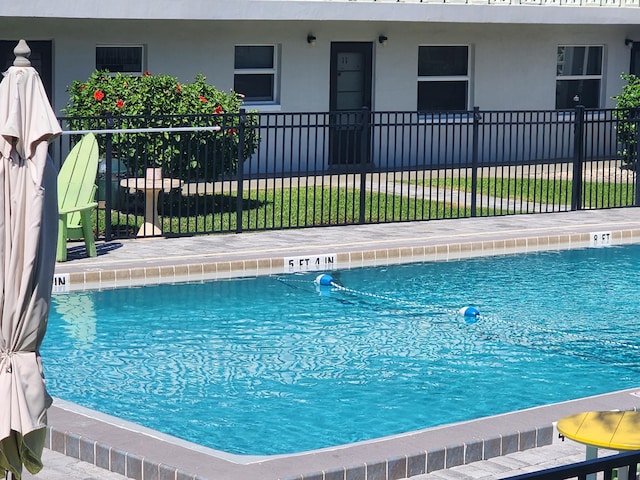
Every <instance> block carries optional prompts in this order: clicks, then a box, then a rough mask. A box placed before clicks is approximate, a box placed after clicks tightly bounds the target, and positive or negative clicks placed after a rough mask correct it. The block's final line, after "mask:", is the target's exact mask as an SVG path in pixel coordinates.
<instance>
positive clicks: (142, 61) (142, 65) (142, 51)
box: [95, 43, 147, 76]
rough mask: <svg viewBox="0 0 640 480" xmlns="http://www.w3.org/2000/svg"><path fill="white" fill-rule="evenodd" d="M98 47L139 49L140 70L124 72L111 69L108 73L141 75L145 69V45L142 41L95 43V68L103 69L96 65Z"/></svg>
mask: <svg viewBox="0 0 640 480" xmlns="http://www.w3.org/2000/svg"><path fill="white" fill-rule="evenodd" d="M98 48H139V49H140V71H134V72H124V71H111V70H109V75H115V74H116V73H122V74H125V75H134V76H141V75H142V74H143V73H144V72H145V71H146V69H147V47H146V45H144V44H142V43H127V44H97V45H96V47H95V67H96V70H104V68H100V67H99V66H98Z"/></svg>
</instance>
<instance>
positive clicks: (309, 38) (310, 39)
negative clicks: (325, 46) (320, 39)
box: [307, 34, 316, 46]
mask: <svg viewBox="0 0 640 480" xmlns="http://www.w3.org/2000/svg"><path fill="white" fill-rule="evenodd" d="M307 43H308V44H309V45H311V46H313V45H315V44H316V36H315V35H312V34H309V35H307Z"/></svg>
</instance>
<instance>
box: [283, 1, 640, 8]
mask: <svg viewBox="0 0 640 480" xmlns="http://www.w3.org/2000/svg"><path fill="white" fill-rule="evenodd" d="M279 1H282V0H279ZM285 1H286V0H285ZM292 1H300V0H292ZM302 1H309V2H316V3H317V2H331V3H335V2H348V3H351V2H357V3H436V4H458V5H461V4H469V5H548V6H567V7H640V0H302Z"/></svg>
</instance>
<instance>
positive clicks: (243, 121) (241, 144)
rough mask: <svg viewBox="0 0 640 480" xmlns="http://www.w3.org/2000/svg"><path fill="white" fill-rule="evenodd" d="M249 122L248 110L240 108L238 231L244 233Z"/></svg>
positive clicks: (237, 169)
mask: <svg viewBox="0 0 640 480" xmlns="http://www.w3.org/2000/svg"><path fill="white" fill-rule="evenodd" d="M246 124H247V112H246V110H245V109H244V108H241V109H240V114H239V115H238V158H237V163H236V182H237V191H236V195H237V197H236V233H242V221H243V217H242V213H243V208H244V205H243V203H244V202H243V198H242V197H243V196H244V141H245V129H246Z"/></svg>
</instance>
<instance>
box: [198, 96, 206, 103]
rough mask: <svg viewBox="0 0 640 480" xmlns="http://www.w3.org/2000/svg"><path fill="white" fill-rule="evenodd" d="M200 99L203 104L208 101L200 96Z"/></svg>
mask: <svg viewBox="0 0 640 480" xmlns="http://www.w3.org/2000/svg"><path fill="white" fill-rule="evenodd" d="M198 98H199V99H200V101H201V102H202V103H207V99H206V98H204V97H203V96H202V95H200V96H199V97H198Z"/></svg>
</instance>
